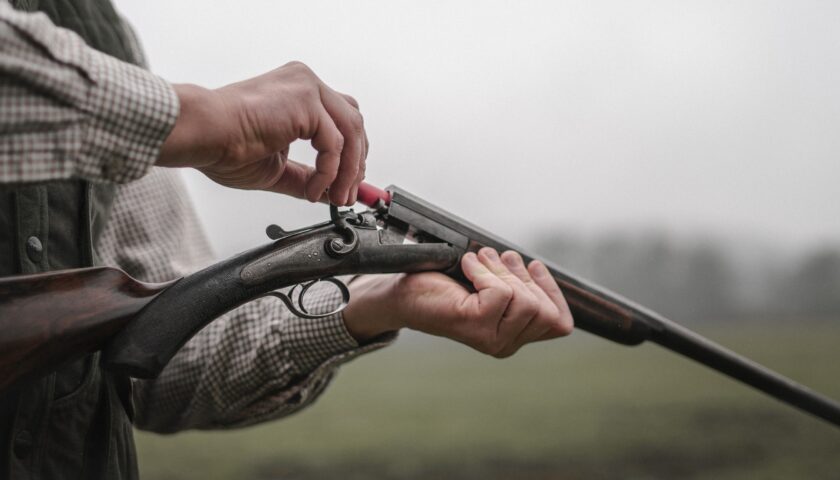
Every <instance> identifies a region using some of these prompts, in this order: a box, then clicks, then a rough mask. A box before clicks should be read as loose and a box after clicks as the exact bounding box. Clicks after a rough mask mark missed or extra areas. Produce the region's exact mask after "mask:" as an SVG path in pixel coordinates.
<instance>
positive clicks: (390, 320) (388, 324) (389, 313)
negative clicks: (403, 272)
mask: <svg viewBox="0 0 840 480" xmlns="http://www.w3.org/2000/svg"><path fill="white" fill-rule="evenodd" d="M397 277H398V275H364V276H361V277H357V278H355V279H354V280H353V281H352V282H350V285H349V286H348V288H349V289H350V303H349V304H348V305H347V307H346V308H345V309H344V311H343V317H344V325H345V327H346V328H347V331H348V332H349V333H350V335H351V336H353V338H354V339H356V341H358V342H359V343H364V342H367V341H369V340H371V339H373V338H376V337H378V336H380V335H382V334H384V333H387V332H393V331H397V330H399V329H401V328H403V327H404V326H405V324H404V321H403V320H402V317H401V315H400V311H399V309H398V307H399V299H398V298H395V296H394V294H393V293H394V285H395V283H396V279H397Z"/></svg>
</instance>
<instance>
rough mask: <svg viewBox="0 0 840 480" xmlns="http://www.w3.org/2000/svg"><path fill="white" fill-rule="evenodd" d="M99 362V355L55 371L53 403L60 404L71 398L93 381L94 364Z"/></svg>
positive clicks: (63, 366)
mask: <svg viewBox="0 0 840 480" xmlns="http://www.w3.org/2000/svg"><path fill="white" fill-rule="evenodd" d="M98 360H99V353H98V352H97V353H95V354H93V355H88V356H86V357H85V358H82V359H80V360H76V361H75V362H70V363H66V364H64V365H62V366H61V367H59V368H58V369H57V370H56V371H55V389H54V391H53V401H54V402H57V403H59V404H60V402H61V401H62V400H63V399H65V398H67V397H72V396H73V395H75V394H76V393H77V392H79V391H80V390H82V389H84V387H85V386H86V385H89V384H90V383H91V382H92V381H93V377H94V370H95V369H94V368H93V366H94V364H95V363H96V362H97V361H98Z"/></svg>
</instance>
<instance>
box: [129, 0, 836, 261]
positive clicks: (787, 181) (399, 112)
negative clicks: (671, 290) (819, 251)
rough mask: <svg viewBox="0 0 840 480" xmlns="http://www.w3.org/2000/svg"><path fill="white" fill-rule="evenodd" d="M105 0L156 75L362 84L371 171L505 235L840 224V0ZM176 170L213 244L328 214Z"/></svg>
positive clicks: (819, 233)
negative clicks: (281, 74)
mask: <svg viewBox="0 0 840 480" xmlns="http://www.w3.org/2000/svg"><path fill="white" fill-rule="evenodd" d="M116 5H117V8H118V9H119V10H120V11H121V12H122V13H123V14H124V15H125V16H126V17H127V18H128V20H129V21H130V22H132V23H133V25H134V26H135V28H136V29H137V31H138V33H139V35H140V37H141V40H142V41H143V43H144V45H145V47H146V50H147V54H148V57H149V60H150V64H151V67H152V70H153V71H155V72H156V73H157V74H159V75H161V76H162V77H164V78H166V79H167V80H169V81H171V82H175V83H180V82H188V83H196V84H199V85H202V86H206V87H211V88H212V87H219V86H222V85H225V84H227V83H230V82H234V81H237V80H242V79H245V78H248V77H251V76H255V75H258V74H260V73H263V72H265V71H268V70H270V69H273V68H276V67H278V66H280V65H282V64H284V63H286V62H288V61H291V60H299V61H302V62H304V63H306V64H308V65H309V66H310V67H311V68H312V69H313V70H314V71H315V72H316V73H317V74H318V75H319V76H320V77H321V78H322V79H323V80H324V81H325V82H326V83H327V84H329V85H331V86H332V87H333V88H335V89H337V90H340V91H343V92H346V93H349V94H351V95H353V96H354V97H356V99H357V100H358V101H359V103H360V104H361V109H362V113H363V114H364V116H365V124H366V126H367V131H368V135H369V137H370V141H371V150H370V155H369V157H368V169H367V173H368V180H369V181H370V182H371V183H374V184H377V185H379V186H386V185H389V184H396V185H399V186H401V187H403V188H405V189H407V190H409V191H411V192H412V193H415V194H417V195H420V196H421V197H424V198H426V199H427V200H429V201H431V202H433V203H436V204H438V205H440V206H442V207H444V208H446V209H447V210H450V211H452V212H454V213H457V214H459V215H461V216H463V217H466V218H468V219H470V220H471V221H473V222H474V223H477V224H479V225H482V226H484V227H486V228H489V229H492V230H494V231H496V232H498V233H499V234H501V235H503V236H506V237H508V238H510V239H511V240H513V241H514V242H515V243H527V239H528V238H530V237H532V236H534V235H537V234H539V233H540V232H544V231H547V230H557V229H560V230H564V231H565V230H568V231H574V232H585V233H592V232H601V231H611V230H626V231H634V230H646V229H657V230H661V231H666V232H672V233H673V234H675V235H682V236H695V235H701V236H712V237H720V238H725V239H730V238H733V239H734V238H740V239H749V240H750V241H753V240H754V241H758V242H762V243H774V244H778V245H781V246H786V247H791V248H796V249H802V248H808V247H813V246H818V245H826V244H828V245H837V246H840V188H838V183H840V134H839V133H840V132H838V127H840V93H838V85H840V29H838V28H837V25H840V2H833V1H797V2H790V1H784V2H778V1H763V0H760V1H741V2H726V1H694V2H674V1H669V0H663V1H634V2H626V1H603V0H600V1H546V2H535V1H508V2H502V1H481V2H478V1H475V2H466V1H461V2H458V1H423V2H419V1H415V2H404V1H353V2H338V1H329V2H328V1H306V2H282V1H276V0H274V1H270V0H250V1H246V2H208V1H206V0H205V1H201V2H199V1H196V0H179V1H177V2H172V1H166V2H165V1H162V0H144V1H142V2H140V1H137V0H133V1H129V0H117V1H116ZM292 156H293V158H296V159H299V160H303V161H309V162H311V161H312V159H313V157H314V155H313V154H312V150H311V148H310V147H309V146H308V144H305V143H300V142H298V143H296V144H295V145H293V148H292ZM184 175H185V178H186V180H187V184H188V187H189V189H190V191H191V193H192V195H193V199H194V202H195V204H196V207H197V209H198V211H199V214H200V215H201V218H202V220H203V222H204V224H205V228H206V229H207V231H208V233H209V234H210V236H211V238H212V241H213V243H214V245H215V247H216V249H217V251H218V252H219V253H220V254H222V255H227V254H231V253H234V252H235V251H238V250H242V249H245V248H249V247H252V246H255V245H257V244H259V243H262V242H264V241H265V240H266V237H265V236H264V233H263V232H264V230H263V229H264V227H265V225H267V224H268V223H279V224H281V225H283V226H285V227H297V226H302V225H306V224H309V223H314V222H317V221H321V220H323V219H325V218H326V216H327V210H326V207H324V206H318V205H310V204H307V203H306V202H303V201H300V200H291V199H286V198H283V197H280V196H278V195H274V194H268V193H261V192H247V191H235V190H230V189H226V188H223V187H220V186H217V185H215V184H213V183H212V182H210V181H209V180H207V179H206V178H204V177H203V176H202V175H201V174H200V173H197V172H192V171H185V173H184Z"/></svg>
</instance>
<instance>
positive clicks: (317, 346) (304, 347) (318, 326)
mask: <svg viewBox="0 0 840 480" xmlns="http://www.w3.org/2000/svg"><path fill="white" fill-rule="evenodd" d="M341 300H342V299H341V293H340V292H339V291H338V290H337V289H331V290H330V292H326V293H324V294H322V295H320V296H318V297H317V298H315V299H313V301H312V302H311V303H310V302H308V303H307V308H308V309H309V310H310V311H312V312H327V311H330V310H334V309H335V308H336V306H337V305H340V304H341ZM283 334H284V335H285V336H286V340H287V342H284V343H285V344H286V345H287V348H288V351H289V354H290V357H291V358H294V359H295V363H296V364H297V370H298V371H300V372H312V371H315V370H317V369H318V368H319V367H320V366H322V365H323V364H324V363H330V364H333V365H335V364H336V363H342V362H346V361H348V360H350V359H351V358H355V357H357V356H358V355H360V354H362V353H366V352H369V351H371V350H376V349H378V348H382V347H383V346H385V345H388V344H389V343H391V342H392V341H393V340H394V339H395V338H396V336H397V334H396V332H389V333H386V334H383V335H380V336H379V337H376V338H374V339H373V340H371V341H369V342H367V343H365V344H359V342H357V341H356V339H355V338H353V336H352V335H350V332H348V331H347V327H346V325H345V323H344V316H343V315H342V313H341V312H339V313H336V314H334V315H330V316H328V317H324V318H318V319H305V318H294V319H292V320H291V321H290V322H289V324H288V327H287V330H286V331H285V332H283ZM338 360H341V361H342V362H337V361H338Z"/></svg>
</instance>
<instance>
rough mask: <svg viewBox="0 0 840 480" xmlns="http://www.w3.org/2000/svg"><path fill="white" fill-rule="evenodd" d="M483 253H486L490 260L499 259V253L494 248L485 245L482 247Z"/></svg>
mask: <svg viewBox="0 0 840 480" xmlns="http://www.w3.org/2000/svg"><path fill="white" fill-rule="evenodd" d="M484 254H485V255H487V257H488V258H490V259H491V260H498V259H499V253H498V252H496V250H494V249H492V248H490V247H485V248H484Z"/></svg>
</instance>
